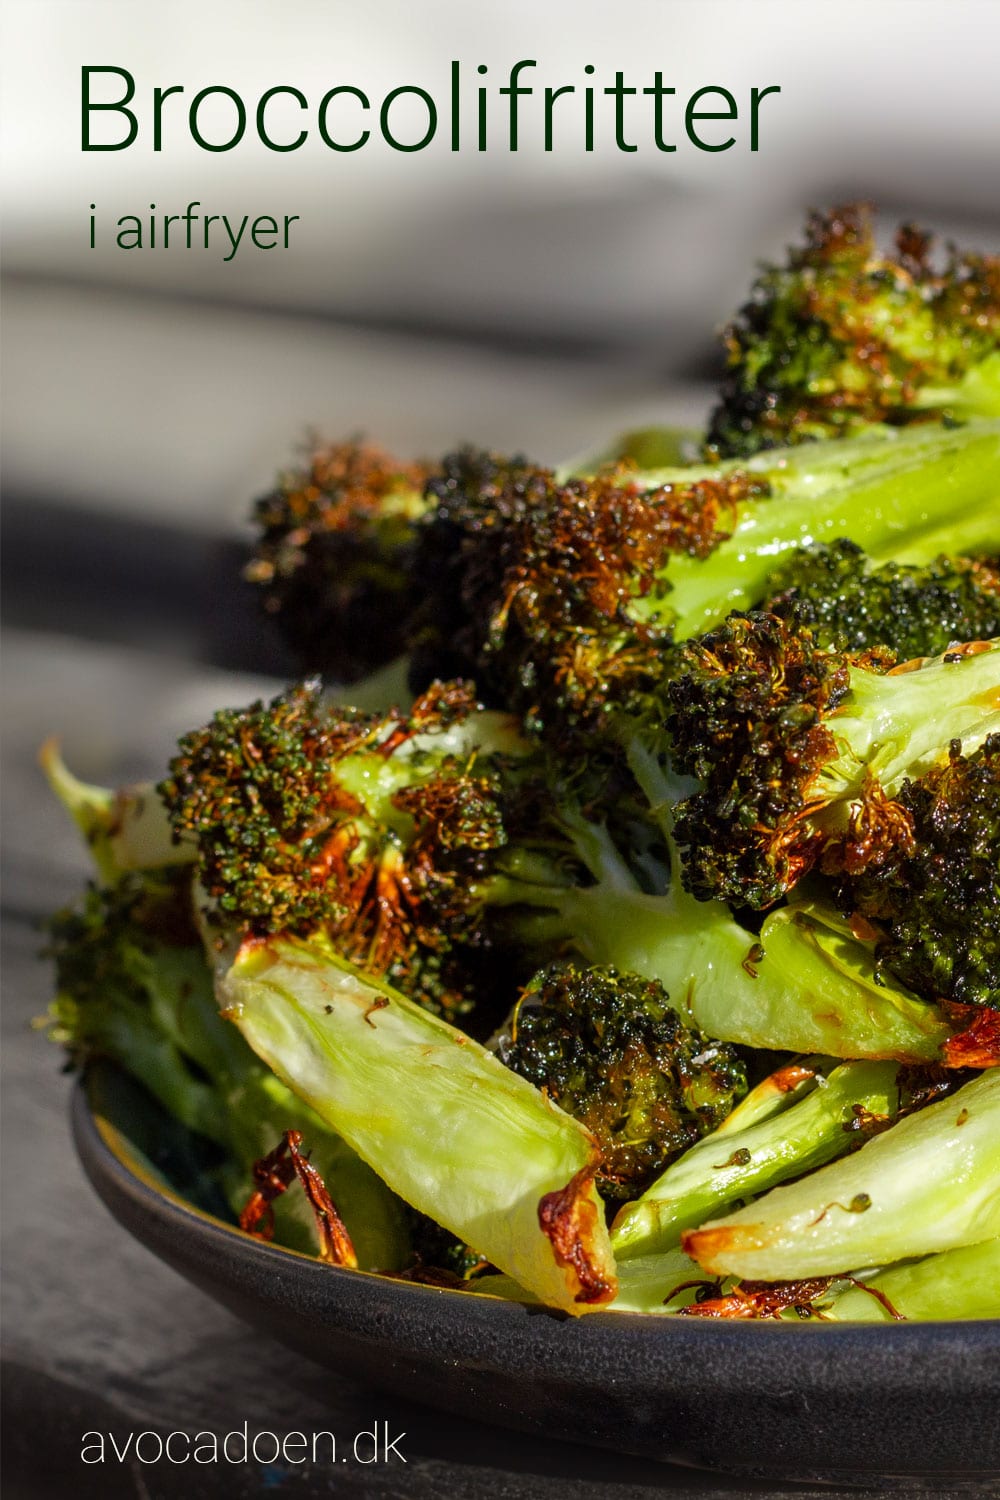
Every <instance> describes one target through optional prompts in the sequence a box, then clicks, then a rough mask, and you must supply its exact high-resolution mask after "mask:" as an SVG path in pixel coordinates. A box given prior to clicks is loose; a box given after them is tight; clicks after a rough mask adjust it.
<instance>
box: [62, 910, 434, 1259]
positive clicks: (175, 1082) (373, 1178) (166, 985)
mask: <svg viewBox="0 0 1000 1500" xmlns="http://www.w3.org/2000/svg"><path fill="white" fill-rule="evenodd" d="M112 941H113V942H117V944H118V945H119V946H118V950H117V955H116V957H117V961H118V962H120V964H121V965H122V968H123V970H124V972H125V973H127V976H128V979H129V980H130V981H131V986H130V988H125V987H119V985H117V984H115V982H114V980H113V979H112V978H110V977H109V978H108V979H107V980H106V981H105V983H104V984H103V985H102V987H101V989H100V990H99V991H98V992H95V993H93V994H89V995H85V994H80V995H79V996H77V995H75V994H74V993H73V991H72V989H69V990H64V991H63V992H61V993H60V995H59V997H58V998H57V1000H56V1003H55V1007H54V1011H55V1018H56V1023H57V1024H56V1036H57V1039H65V1040H68V1041H69V1042H70V1043H71V1045H74V1044H75V1046H76V1048H77V1049H78V1050H82V1051H84V1052H85V1053H87V1054H90V1055H94V1054H98V1055H100V1056H104V1057H111V1058H113V1059H114V1060H115V1061H116V1062H117V1063H118V1064H119V1065H120V1066H121V1067H123V1068H125V1069H126V1071H128V1072H129V1073H131V1074H132V1075H133V1076H134V1077H135V1078H137V1079H138V1080H139V1081H140V1082H141V1083H142V1084H143V1085H144V1086H145V1087H146V1088H147V1089H148V1090H149V1092H150V1093H151V1094H152V1095H153V1097H154V1098H155V1099H158V1100H159V1102H160V1103H161V1104H162V1105H163V1107H164V1108H165V1109H166V1110H167V1112H168V1113H169V1114H171V1115H172V1116H173V1117H174V1118H175V1119H177V1120H179V1121H180V1122H181V1124H183V1125H185V1126H186V1127H187V1128H188V1129H189V1130H194V1131H197V1132H198V1133H199V1134H201V1135H204V1136H207V1137H208V1139H209V1140H211V1141H214V1142H215V1144H216V1145H218V1146H220V1147H221V1148H222V1149H223V1150H224V1151H225V1152H226V1153H227V1154H228V1156H229V1157H230V1159H231V1161H232V1163H233V1166H232V1168H231V1169H229V1168H227V1169H226V1170H224V1172H223V1183H224V1189H225V1192H226V1195H227V1197H228V1198H229V1201H230V1205H231V1207H232V1208H233V1210H234V1212H236V1213H238V1212H239V1211H240V1209H241V1208H242V1207H243V1206H244V1204H245V1203H246V1201H247V1199H248V1198H249V1196H250V1194H251V1192H252V1190H253V1177H252V1169H253V1165H254V1163H255V1162H256V1161H258V1160H259V1159H260V1158H261V1157H263V1156H266V1155H267V1154H268V1153H269V1152H270V1151H272V1150H273V1149H274V1147H275V1146H276V1145H277V1143H278V1142H279V1141H280V1139H281V1137H282V1135H283V1134H284V1132H285V1131H286V1130H289V1129H293V1128H294V1129H297V1130H301V1132H302V1134H303V1137H304V1141H305V1148H306V1150H307V1151H308V1152H309V1153H310V1159H311V1161H312V1163H313V1165H314V1166H315V1167H316V1168H317V1169H318V1170H319V1172H320V1173H321V1175H322V1177H323V1179H324V1181H325V1182H326V1184H327V1186H328V1187H329V1189H330V1191H331V1193H332V1194H333V1197H334V1199H335V1200H336V1202H337V1205H338V1209H339V1210H340V1212H341V1214H342V1216H343V1218H344V1222H345V1223H346V1225H347V1228H348V1231H349V1233H350V1235H351V1238H352V1240H353V1242H354V1248H355V1250H356V1252H357V1255H358V1262H359V1264H360V1265H361V1266H362V1267H364V1268H367V1269H373V1270H374V1269H378V1270H396V1269H399V1268H400V1267H401V1266H402V1265H404V1264H405V1262H406V1258H407V1252H408V1248H409V1238H408V1234H407V1231H406V1228H405V1225H404V1221H403V1216H402V1211H401V1208H400V1205H399V1203H398V1201H397V1200H396V1199H394V1198H393V1196H392V1195H391V1194H390V1193H389V1192H388V1191H387V1190H386V1188H385V1186H384V1184H383V1183H382V1182H381V1181H380V1179H379V1178H378V1177H377V1175H376V1174H375V1173H374V1172H372V1171H371V1169H370V1168H369V1167H367V1166H366V1165H365V1164H364V1162H362V1161H360V1160H359V1159H358V1157H357V1156H356V1155H355V1154H354V1152H353V1151H351V1150H350V1148H349V1147H348V1146H347V1145H346V1143H345V1142H344V1141H342V1140H340V1138H339V1137H338V1136H336V1135H334V1134H333V1133H332V1132H331V1131H330V1129H329V1128H328V1127H327V1126H326V1125H325V1124H324V1123H323V1121H322V1120H321V1119H320V1118H319V1116H318V1115H316V1114H315V1113H314V1112H313V1111H311V1110H310V1109H309V1108H308V1106H307V1105H305V1104H303V1103H302V1101H301V1100H300V1099H298V1098H297V1097H296V1096H295V1094H294V1093H293V1092H292V1091H291V1090H290V1089H288V1088H286V1087H285V1085H284V1084H283V1083H282V1082H281V1081H280V1079H278V1078H276V1077H275V1076H274V1075H273V1074H271V1073H269V1072H268V1070H267V1069H266V1068H265V1067H264V1065H263V1064H262V1063H261V1062H260V1061H259V1060H258V1059H257V1058H256V1057H255V1056H254V1054H253V1052H252V1051H251V1049H250V1048H249V1047H248V1046H247V1044H246V1042H245V1041H244V1040H243V1038H242V1037H241V1036H240V1035H239V1032H238V1031H236V1030H235V1028H234V1027H232V1026H228V1025H227V1024H226V1023H225V1021H224V1020H223V1019H222V1017H221V1016H220V1015H219V1012H218V1007H217V1005H216V1002H215V995H214V990H213V984H212V975H211V972H210V970H209V967H208V965H207V963H206V961H205V957H204V954H203V953H202V951H201V949H200V948H196V947H175V946H171V945H168V944H165V943H161V942H157V941H155V940H151V939H150V938H149V937H148V936H147V935H145V934H140V935H139V940H137V941H129V940H128V939H127V938H125V937H123V936H121V935H120V934H116V935H113V937H112ZM140 941H141V946H140ZM136 991H138V993H139V995H141V997H142V999H141V1001H140V1000H138V999H137V998H136ZM275 1218H276V1225H277V1238H278V1240H279V1242H280V1243H282V1244H289V1245H291V1246H292V1248H295V1249H302V1250H308V1251H310V1252H314V1251H315V1249H316V1226H315V1222H314V1220H313V1217H312V1212H311V1210H310V1208H309V1205H308V1203H307V1202H306V1201H305V1199H304V1197H303V1195H302V1194H301V1193H298V1192H290V1193H287V1194H286V1195H284V1196H283V1197H282V1198H281V1199H279V1200H278V1202H277V1203H276V1204H275Z"/></svg>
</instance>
